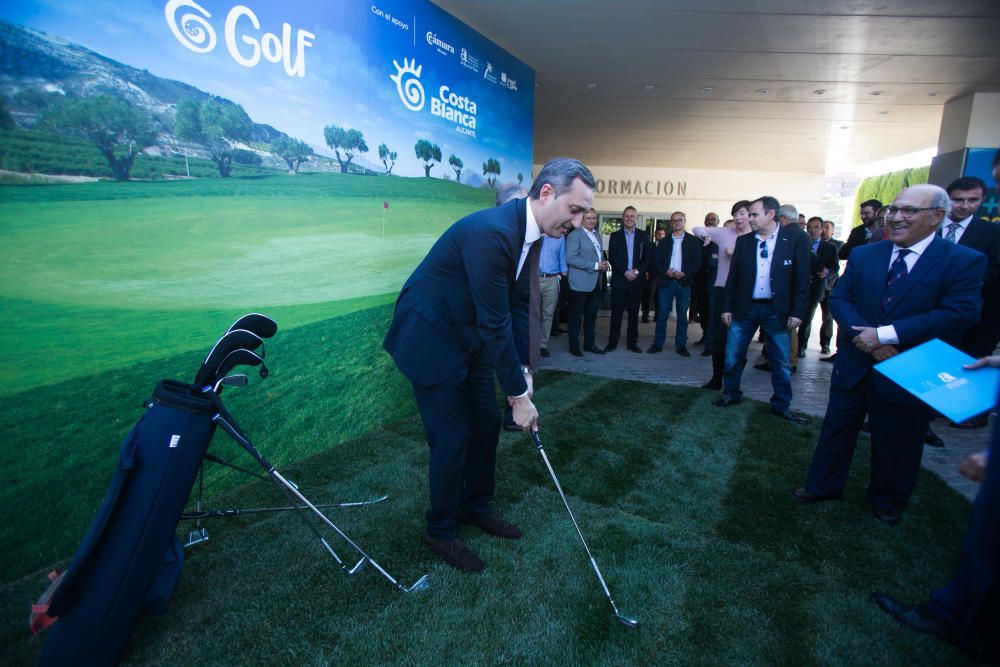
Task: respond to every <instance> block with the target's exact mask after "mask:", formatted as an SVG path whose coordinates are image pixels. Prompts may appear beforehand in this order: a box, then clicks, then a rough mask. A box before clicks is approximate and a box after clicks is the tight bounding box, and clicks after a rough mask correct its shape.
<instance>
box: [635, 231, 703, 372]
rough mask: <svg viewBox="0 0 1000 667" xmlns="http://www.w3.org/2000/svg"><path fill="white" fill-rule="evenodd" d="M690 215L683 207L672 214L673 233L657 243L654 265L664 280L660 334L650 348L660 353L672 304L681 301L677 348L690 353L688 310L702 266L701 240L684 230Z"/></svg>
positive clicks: (658, 323)
mask: <svg viewBox="0 0 1000 667" xmlns="http://www.w3.org/2000/svg"><path fill="white" fill-rule="evenodd" d="M686 222H687V217H686V216H685V215H684V212H683V211H674V212H673V213H671V214H670V234H669V235H668V236H667V237H666V238H665V239H664V240H663V241H662V242H661V243H659V244H658V245H657V246H656V252H655V255H654V260H653V264H652V266H654V267H655V273H656V278H657V280H658V281H659V283H660V291H659V297H658V299H659V300H658V301H657V303H656V334H655V336H654V337H653V344H652V345H650V346H649V349H647V350H646V352H650V353H656V352H660V351H661V350H662V349H663V342H664V340H665V339H666V335H667V318H668V317H669V316H670V307H671V305H672V304H673V303H674V302H675V301H676V303H677V329H676V331H675V334H674V350H675V351H676V352H677V354H679V355H681V356H682V357H690V356H691V353H690V352H688V349H687V327H688V322H687V314H688V303H689V301H690V300H691V285H692V283H693V282H694V276H695V274H696V273H697V272H698V267H700V266H701V243H699V241H698V239H696V238H695V237H694V236H692V235H691V234H688V233H687V232H686V231H684V225H685V224H686Z"/></svg>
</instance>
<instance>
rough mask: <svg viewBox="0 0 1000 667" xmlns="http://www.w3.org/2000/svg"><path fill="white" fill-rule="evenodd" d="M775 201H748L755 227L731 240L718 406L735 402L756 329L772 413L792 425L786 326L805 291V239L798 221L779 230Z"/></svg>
mask: <svg viewBox="0 0 1000 667" xmlns="http://www.w3.org/2000/svg"><path fill="white" fill-rule="evenodd" d="M779 208H780V204H779V203H778V200H777V199H775V198H774V197H767V196H765V197H761V198H760V199H757V200H756V201H753V202H751V204H750V221H751V222H752V223H756V227H757V231H756V232H755V233H754V234H747V235H746V236H741V237H739V238H738V239H736V248H735V249H734V251H733V259H732V264H731V265H730V268H729V278H728V280H727V281H726V288H725V291H724V293H723V307H722V321H723V323H724V324H725V325H726V326H728V327H729V340H728V341H727V343H726V365H725V371H724V372H723V375H722V391H723V397H722V398H721V399H719V400H718V401H716V402H715V405H716V406H718V407H723V408H725V407H729V406H731V405H736V404H737V403H739V402H740V400H741V396H742V395H743V393H742V392H741V391H740V380H741V378H742V375H743V368H744V366H746V354H747V348H748V347H749V345H750V341H751V339H752V338H753V335H754V333H755V332H756V331H757V328H758V327H760V329H761V330H762V331H763V332H764V342H765V345H766V346H767V353H768V359H769V360H770V362H771V386H772V387H773V388H774V395H773V396H771V412H772V413H774V414H776V415H778V416H779V417H781V418H782V419H786V420H788V421H790V422H793V423H796V424H802V423H805V421H806V420H805V419H803V418H802V417H800V416H798V415H796V414H795V413H793V412H792V410H791V403H792V383H791V364H790V362H789V355H790V353H791V335H790V333H789V332H790V330H792V329H794V328H795V327H797V326H799V325H800V324H802V318H803V317H804V316H805V310H806V301H807V298H808V292H809V241H808V239H809V237H808V236H807V235H806V234H803V233H802V230H801V229H799V228H798V225H789V226H788V227H785V228H783V229H781V230H779V229H778V221H777V216H778V209H779Z"/></svg>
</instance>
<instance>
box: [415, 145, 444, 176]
mask: <svg viewBox="0 0 1000 667" xmlns="http://www.w3.org/2000/svg"><path fill="white" fill-rule="evenodd" d="M413 150H414V151H416V153H417V158H418V159H420V160H423V161H424V176H426V177H427V178H430V177H431V167H433V166H434V162H440V161H441V147H440V146H438V145H437V144H432V143H431V142H429V141H427V140H426V139H421V140H420V141H418V142H417V143H416V144H414V146H413Z"/></svg>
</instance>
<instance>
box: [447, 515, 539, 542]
mask: <svg viewBox="0 0 1000 667" xmlns="http://www.w3.org/2000/svg"><path fill="white" fill-rule="evenodd" d="M461 521H462V523H468V524H471V525H473V526H478V527H479V528H481V529H482V531H483V532H484V533H489V534H490V535H493V536H495V537H502V538H504V539H505V540H519V539H521V538H522V537H523V536H524V534H523V533H522V532H521V529H520V528H518V527H517V526H515V525H514V524H512V523H510V522H509V521H504V520H503V519H501V518H500V517H498V516H497V515H496V514H487V515H486V516H477V517H461Z"/></svg>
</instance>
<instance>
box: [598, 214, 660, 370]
mask: <svg viewBox="0 0 1000 667" xmlns="http://www.w3.org/2000/svg"><path fill="white" fill-rule="evenodd" d="M638 220H639V213H638V212H637V211H636V210H635V207H634V206H626V207H625V210H624V211H622V228H621V229H619V230H618V231H617V232H614V233H613V234H611V236H610V237H608V258H609V259H610V260H611V328H610V330H609V331H608V347H607V351H608V352H611V351H612V350H614V349H615V348H617V347H618V338H619V337H620V336H621V331H622V315H623V313H624V312H625V310H626V309H627V310H628V328H627V329H626V332H625V342H626V346H627V347H628V349H629V351H631V352H638V353H641V352H642V350H641V349H640V348H639V302H640V301H641V300H642V285H643V283H644V282H645V281H646V271H648V270H649V261H650V260H651V259H652V252H651V251H650V244H649V234H647V233H646V232H645V231H643V230H641V229H636V228H635V223H636V222H637V221H638Z"/></svg>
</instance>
